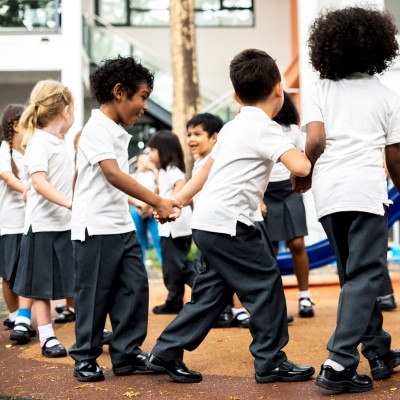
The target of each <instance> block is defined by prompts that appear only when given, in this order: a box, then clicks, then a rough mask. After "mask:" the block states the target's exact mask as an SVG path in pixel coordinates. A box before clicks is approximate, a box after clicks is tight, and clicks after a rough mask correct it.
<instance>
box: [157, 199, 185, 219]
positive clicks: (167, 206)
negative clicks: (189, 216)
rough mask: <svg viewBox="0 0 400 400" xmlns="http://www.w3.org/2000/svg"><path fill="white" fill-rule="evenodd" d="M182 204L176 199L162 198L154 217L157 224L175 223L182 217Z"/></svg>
mask: <svg viewBox="0 0 400 400" xmlns="http://www.w3.org/2000/svg"><path fill="white" fill-rule="evenodd" d="M182 207H183V205H182V203H181V202H180V201H178V200H177V199H175V198H171V199H164V198H161V199H160V201H159V203H158V204H157V206H156V207H155V208H154V211H153V215H154V218H155V219H156V221H157V222H159V223H161V224H164V223H166V222H172V221H175V220H176V219H177V218H178V217H179V216H180V215H181V208H182Z"/></svg>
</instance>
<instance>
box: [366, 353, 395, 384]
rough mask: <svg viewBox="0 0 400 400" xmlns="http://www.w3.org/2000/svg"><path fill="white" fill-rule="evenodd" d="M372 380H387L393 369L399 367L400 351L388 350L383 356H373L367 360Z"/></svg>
mask: <svg viewBox="0 0 400 400" xmlns="http://www.w3.org/2000/svg"><path fill="white" fill-rule="evenodd" d="M368 362H369V366H370V368H371V374H372V377H373V378H374V380H379V379H387V378H389V377H390V375H392V372H393V369H394V368H396V367H398V366H399V365H400V350H390V351H388V352H387V353H386V354H385V355H384V356H379V355H377V356H375V357H374V358H372V359H371V360H368Z"/></svg>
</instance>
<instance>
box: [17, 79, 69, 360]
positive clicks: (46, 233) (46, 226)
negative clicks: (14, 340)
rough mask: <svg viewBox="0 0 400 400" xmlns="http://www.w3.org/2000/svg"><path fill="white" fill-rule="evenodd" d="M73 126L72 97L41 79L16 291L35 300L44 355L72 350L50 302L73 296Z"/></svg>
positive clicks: (29, 128) (34, 105)
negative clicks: (69, 136) (57, 331)
mask: <svg viewBox="0 0 400 400" xmlns="http://www.w3.org/2000/svg"><path fill="white" fill-rule="evenodd" d="M73 122H74V109H73V97H72V94H71V92H70V91H69V89H68V88H67V87H65V86H64V85H63V84H62V83H60V82H57V81H54V80H44V81H40V82H38V83H37V84H36V86H35V87H34V88H33V90H32V93H31V96H30V99H29V105H28V107H27V109H26V110H25V112H24V113H23V114H22V116H21V120H20V125H19V126H20V129H21V130H22V131H23V132H24V137H23V140H22V146H23V147H24V148H25V149H26V150H25V172H26V175H27V179H28V182H29V184H30V185H31V186H32V189H31V190H30V191H29V192H28V195H27V210H26V217H25V228H24V235H23V237H22V242H21V253H20V260H19V264H18V268H17V274H16V278H15V284H14V291H15V292H16V293H17V294H19V295H21V296H24V297H28V298H31V299H33V304H34V311H35V313H36V320H37V323H38V330H39V339H40V344H41V348H42V355H44V356H45V357H64V356H66V355H67V352H66V350H65V348H64V346H62V345H61V343H60V342H59V341H58V340H57V338H56V337H55V335H54V330H53V326H52V323H51V312H50V300H57V299H65V298H69V297H72V295H73V271H72V270H71V268H72V244H71V233H70V222H71V204H72V203H71V199H72V171H73V167H72V161H71V159H70V157H69V155H68V151H67V147H66V144H65V141H64V137H65V134H66V133H67V132H68V130H69V129H70V128H71V126H72V124H73Z"/></svg>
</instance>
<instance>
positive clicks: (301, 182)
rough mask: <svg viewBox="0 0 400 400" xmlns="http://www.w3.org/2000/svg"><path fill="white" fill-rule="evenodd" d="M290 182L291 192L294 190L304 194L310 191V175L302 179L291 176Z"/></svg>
mask: <svg viewBox="0 0 400 400" xmlns="http://www.w3.org/2000/svg"><path fill="white" fill-rule="evenodd" d="M290 182H291V184H292V189H293V190H295V191H296V192H298V193H305V192H307V191H308V190H310V189H311V183H312V173H310V174H308V175H307V176H304V177H301V176H296V175H293V174H291V175H290Z"/></svg>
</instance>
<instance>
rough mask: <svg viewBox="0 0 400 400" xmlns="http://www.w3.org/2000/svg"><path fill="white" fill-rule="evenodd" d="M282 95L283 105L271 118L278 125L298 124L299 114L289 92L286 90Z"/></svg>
mask: <svg viewBox="0 0 400 400" xmlns="http://www.w3.org/2000/svg"><path fill="white" fill-rule="evenodd" d="M283 95H284V100H283V106H282V108H281V109H280V111H279V112H278V114H276V115H275V117H274V118H272V119H273V120H274V121H275V122H277V123H278V124H279V125H283V126H289V125H299V122H300V116H299V113H298V111H297V108H296V106H295V105H294V103H293V100H292V98H291V96H290V94H289V93H287V92H283Z"/></svg>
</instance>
